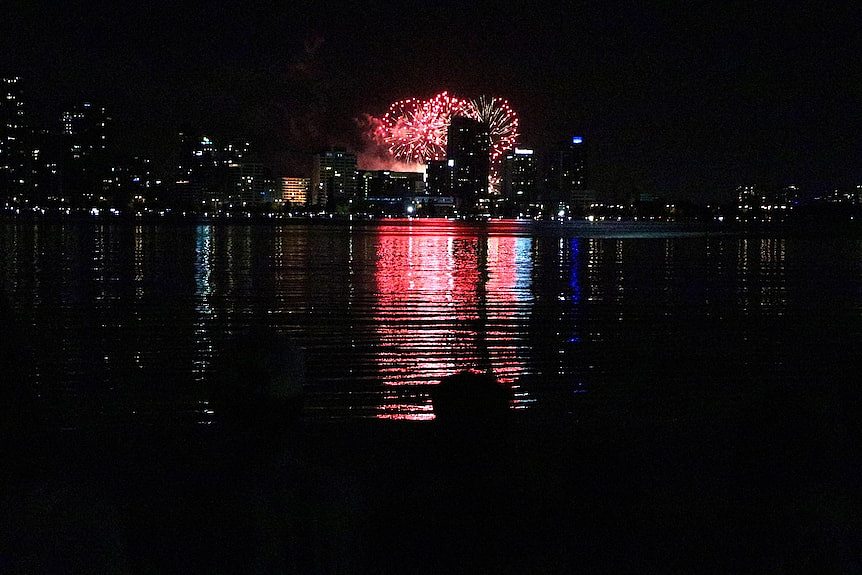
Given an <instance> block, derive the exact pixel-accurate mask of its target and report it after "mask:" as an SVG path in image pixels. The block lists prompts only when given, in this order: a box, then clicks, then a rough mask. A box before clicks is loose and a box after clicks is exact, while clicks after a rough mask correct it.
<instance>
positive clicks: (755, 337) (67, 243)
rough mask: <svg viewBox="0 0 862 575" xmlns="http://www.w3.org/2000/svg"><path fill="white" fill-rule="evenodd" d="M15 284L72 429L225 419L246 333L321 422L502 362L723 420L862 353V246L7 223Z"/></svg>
mask: <svg viewBox="0 0 862 575" xmlns="http://www.w3.org/2000/svg"><path fill="white" fill-rule="evenodd" d="M0 293H2V295H3V297H4V298H6V299H7V302H8V303H9V305H10V307H11V308H12V310H13V312H14V314H15V316H16V317H17V318H18V319H19V322H20V324H21V328H22V331H23V333H24V335H25V341H24V342H22V348H21V349H22V353H25V354H27V355H28V356H29V357H30V362H31V366H32V369H31V372H30V374H29V377H30V382H31V385H32V386H33V387H34V389H36V390H37V391H38V395H39V398H40V402H41V403H40V404H41V405H42V406H43V407H44V409H45V411H46V413H48V414H50V417H51V418H52V419H53V420H54V421H56V422H57V423H58V424H60V425H63V426H77V425H80V424H81V423H82V422H90V421H93V420H94V418H100V419H107V420H111V421H113V420H120V421H124V420H129V419H139V420H141V421H153V420H157V419H164V418H169V419H179V420H196V421H207V420H208V418H210V417H212V416H213V414H212V413H211V412H212V409H210V405H209V403H208V402H209V401H210V396H211V394H210V390H209V388H208V377H209V375H210V374H211V372H212V369H213V364H214V361H216V360H217V358H218V356H219V354H220V352H221V351H222V350H224V349H225V346H227V345H229V344H230V342H231V340H232V338H235V337H236V334H237V333H240V332H242V331H243V330H245V329H246V328H248V327H249V326H258V327H260V326H264V327H268V328H272V329H273V330H274V331H275V332H277V333H280V334H284V335H286V336H289V337H290V338H291V339H292V340H293V341H294V342H295V343H296V345H298V346H299V347H301V348H302V349H303V350H304V351H305V355H306V361H307V364H308V381H307V391H308V399H307V405H306V413H307V414H308V415H309V416H310V417H345V416H346V417H377V418H404V419H423V418H430V417H432V414H431V411H430V409H431V406H430V400H429V395H428V389H429V387H428V386H429V385H430V384H433V383H435V382H437V381H439V379H440V378H441V377H442V376H443V375H445V374H448V373H451V372H453V371H455V370H458V369H462V368H468V367H474V368H478V369H490V370H492V371H493V372H494V373H495V374H496V375H497V376H498V377H499V378H501V379H503V380H504V381H507V382H510V383H511V384H512V385H513V386H514V387H515V390H516V405H515V407H516V408H518V409H522V410H526V411H530V410H532V411H533V412H535V413H542V412H544V413H548V414H556V415H561V414H571V415H572V416H574V417H578V418H580V417H594V418H601V417H614V418H616V419H621V418H623V419H624V418H625V417H627V416H628V415H627V414H628V413H635V412H642V411H643V410H642V409H639V408H642V407H643V406H655V405H659V406H661V409H658V410H656V409H652V410H651V411H649V412H650V413H653V414H656V413H660V414H667V415H668V416H669V417H671V416H672V417H696V416H697V411H698V410H699V409H701V408H702V407H703V406H705V405H708V406H709V407H710V409H713V410H715V409H717V410H719V411H722V410H723V411H726V412H727V413H728V414H732V413H735V412H738V411H739V410H744V409H745V408H746V406H747V405H752V404H753V403H752V402H757V404H758V405H761V406H762V405H763V402H762V400H763V398H764V397H771V396H776V395H782V394H785V393H788V394H802V395H804V394H807V393H813V394H818V393H820V394H822V393H828V391H827V392H825V391H823V388H824V386H827V387H828V385H829V382H830V380H831V379H830V378H831V376H832V375H834V374H845V375H846V373H847V370H849V369H851V368H852V366H853V365H854V364H855V362H856V360H857V359H858V356H859V351H858V350H859V348H858V343H859V341H860V335H862V327H861V326H862V321H860V319H862V242H860V240H859V239H858V238H853V237H827V236H811V235H809V236H805V237H784V236H781V235H775V234H771V235H769V236H768V237H761V236H751V235H740V234H717V233H714V232H713V233H706V232H702V231H698V230H696V229H687V228H684V227H675V226H670V225H646V226H645V225H634V224H613V225H607V224H603V225H595V226H593V225H578V226H568V227H566V226H557V225H539V224H527V223H525V224H518V223H512V222H492V223H487V224H468V223H458V222H451V221H414V222H403V221H401V222H398V221H393V222H385V223H363V224H354V225H350V224H347V223H344V224H325V225H321V224H314V225H312V224H305V223H303V224H299V223H296V224H290V225H284V226H268V225H225V224H204V225H192V224H179V225H149V224H148V225H131V224H108V223H65V224H60V223H36V224H34V223H29V222H28V223H5V224H2V225H0Z"/></svg>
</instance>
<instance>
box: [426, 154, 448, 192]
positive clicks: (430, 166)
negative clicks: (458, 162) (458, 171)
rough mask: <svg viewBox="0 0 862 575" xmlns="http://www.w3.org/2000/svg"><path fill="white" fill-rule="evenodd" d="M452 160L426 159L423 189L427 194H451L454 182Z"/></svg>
mask: <svg viewBox="0 0 862 575" xmlns="http://www.w3.org/2000/svg"><path fill="white" fill-rule="evenodd" d="M454 164H455V162H454V160H428V163H427V164H426V165H425V190H426V192H427V193H428V195H429V196H434V197H443V196H450V197H451V196H452V194H453V193H454V192H453V190H454V188H455V183H454V170H453V169H452V167H453V166H454Z"/></svg>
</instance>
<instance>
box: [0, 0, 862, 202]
mask: <svg viewBox="0 0 862 575" xmlns="http://www.w3.org/2000/svg"><path fill="white" fill-rule="evenodd" d="M102 8H105V9H102ZM151 8H152V9H151ZM850 10H852V7H851V6H847V7H846V8H842V7H841V6H830V7H829V9H828V13H827V10H826V9H825V8H824V9H823V10H819V11H818V10H815V11H809V12H806V11H803V10H800V9H796V8H794V7H786V6H778V5H775V6H771V7H770V6H759V7H758V6H751V7H739V9H735V10H733V11H725V10H723V9H722V8H720V7H715V8H700V9H698V10H673V9H659V8H655V7H653V8H649V7H639V8H638V7H630V6H621V5H606V6H603V7H602V8H601V9H598V8H590V7H573V8H566V9H558V8H555V7H547V8H546V9H544V10H530V11H528V10H527V9H526V8H517V7H506V8H503V7H500V8H497V9H492V10H488V9H479V8H469V7H465V8H461V9H460V10H450V9H447V7H446V6H441V7H440V8H439V10H438V11H436V12H435V11H431V13H424V12H422V11H420V10H419V9H418V7H413V6H409V5H405V6H403V7H401V8H400V9H398V10H395V9H391V8H386V7H383V6H375V5H374V4H369V5H364V6H358V7H352V8H351V7H344V8H341V9H339V10H331V11H327V9H326V8H323V7H315V6H300V5H293V6H291V7H278V8H273V9H272V10H270V11H263V10H253V9H245V8H243V9H240V8H237V7H227V8H226V9H225V10H224V11H219V12H218V13H217V12H216V11H213V10H209V9H207V8H206V7H204V6H202V5H198V6H191V7H188V6H187V7H172V6H167V5H162V4H160V3H157V4H156V6H153V7H149V6H148V7H147V8H144V7H135V6H120V7H115V6H113V5H111V7H110V8H108V7H106V6H101V5H100V4H99V3H91V4H89V5H88V6H87V7H77V8H68V7H63V8H60V7H55V6H50V5H47V3H44V4H43V3H39V2H35V3H28V4H26V5H24V4H23V3H22V4H19V5H18V6H16V7H15V8H14V9H13V10H10V11H8V13H7V14H5V16H8V17H7V18H4V19H3V20H4V24H5V26H4V30H3V32H4V33H3V34H2V35H0V37H2V40H0V42H2V47H3V50H2V53H3V54H4V56H3V57H2V62H0V69H2V70H3V73H4V74H17V75H21V76H24V77H25V78H27V81H28V82H31V85H30V88H29V89H28V94H30V95H31V96H32V101H33V106H32V107H33V109H34V110H39V111H38V112H36V113H37V114H39V115H41V118H40V119H42V120H50V119H52V118H55V117H57V115H58V114H59V113H61V112H62V111H64V108H67V107H69V106H71V105H72V104H73V103H76V102H81V101H85V100H89V101H93V102H94V103H98V104H99V105H104V106H105V107H107V108H108V109H109V110H112V111H113V112H114V113H115V115H116V121H117V128H118V132H119V134H120V137H121V138H122V139H123V140H125V141H124V143H126V144H129V145H130V146H131V147H132V148H137V151H139V152H142V153H143V152H147V151H148V150H153V149H158V147H159V146H160V145H161V143H162V142H164V141H165V139H166V138H168V137H169V136H170V134H171V133H172V132H173V131H175V130H177V129H182V130H185V131H189V132H198V133H207V134H213V135H214V136H215V137H217V138H220V139H226V138H228V139H233V138H234V137H236V138H238V139H251V140H254V141H259V142H262V143H263V145H262V146H261V148H262V149H261V153H262V154H263V155H264V159H265V160H266V162H267V163H269V164H271V165H273V166H274V167H275V169H276V170H277V171H279V172H282V173H285V174H289V175H300V174H302V173H303V172H305V173H307V172H308V168H309V167H310V158H311V154H312V153H313V152H315V151H317V150H319V149H322V148H325V147H328V146H329V145H333V144H334V145H342V146H348V147H351V148H353V149H359V148H360V147H361V144H362V141H361V130H360V129H358V127H357V123H358V122H359V121H360V120H361V118H362V117H363V115H365V114H372V115H374V114H382V113H383V112H385V110H386V107H387V106H388V103H389V102H391V101H394V100H396V99H398V98H400V97H405V96H407V95H411V94H417V95H420V96H431V95H432V94H434V93H436V92H438V91H439V90H441V89H448V90H450V91H452V92H457V93H465V94H477V95H478V94H482V93H492V94H500V95H503V96H504V97H506V98H507V99H509V101H510V102H511V103H512V105H513V107H514V108H516V109H517V110H518V112H519V116H520V117H521V120H522V122H521V132H522V133H523V138H522V139H523V141H524V142H525V143H527V144H528V145H530V146H532V147H535V148H548V147H550V146H552V145H553V144H554V143H555V142H557V141H560V140H562V139H564V138H565V137H566V136H568V135H570V134H575V133H576V134H583V135H585V136H587V137H589V138H590V140H591V141H592V142H594V143H595V149H594V150H593V151H592V154H591V159H592V160H591V161H592V164H593V165H592V170H591V176H592V177H593V178H594V179H595V182H596V186H595V187H596V188H597V189H601V190H607V191H611V192H619V193H629V192H631V191H632V190H640V191H649V192H658V193H660V194H665V195H670V196H671V197H677V198H681V199H686V198H687V199H692V200H695V201H699V200H705V201H709V200H715V199H729V197H731V196H732V190H733V189H735V187H736V186H738V185H743V184H748V183H750V182H764V183H794V184H797V185H800V186H803V187H812V188H820V189H824V188H827V187H830V186H839V185H850V184H855V183H856V181H857V180H858V179H859V177H860V174H862V160H860V159H859V158H862V142H860V138H859V137H858V135H857V134H858V130H857V129H856V125H855V122H856V120H855V114H854V111H855V103H854V102H855V101H857V100H858V92H859V89H858V86H857V85H856V82H855V80H854V78H855V76H854V70H856V69H857V68H858V66H859V64H858V63H857V61H856V59H855V58H854V56H853V55H854V54H855V53H856V51H857V50H856V48H858V45H859V38H858V35H857V34H856V33H855V31H854V26H853V25H852V23H853V22H854V19H853V18H852V17H850V16H852V12H850ZM426 12H427V11H426ZM65 95H68V96H69V100H68V101H67V100H64V99H63V98H64V96H65Z"/></svg>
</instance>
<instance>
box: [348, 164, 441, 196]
mask: <svg viewBox="0 0 862 575" xmlns="http://www.w3.org/2000/svg"><path fill="white" fill-rule="evenodd" d="M422 195H425V179H424V176H423V174H422V172H394V171H391V170H359V171H358V177H357V196H358V197H360V198H362V199H364V200H367V199H374V198H405V197H415V196H422Z"/></svg>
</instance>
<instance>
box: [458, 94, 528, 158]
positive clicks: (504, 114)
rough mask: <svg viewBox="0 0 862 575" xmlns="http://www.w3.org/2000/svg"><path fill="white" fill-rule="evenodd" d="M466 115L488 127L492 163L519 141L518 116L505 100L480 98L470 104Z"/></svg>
mask: <svg viewBox="0 0 862 575" xmlns="http://www.w3.org/2000/svg"><path fill="white" fill-rule="evenodd" d="M466 115H467V116H469V117H471V118H473V119H475V120H479V121H480V122H482V123H484V124H485V125H486V126H488V133H489V134H490V136H491V162H492V163H494V162H496V161H497V160H498V159H500V158H501V157H502V156H503V154H505V153H506V152H509V151H511V150H512V148H514V147H515V144H516V143H517V140H518V135H519V134H518V116H517V115H516V114H515V112H514V110H512V107H511V106H509V102H508V101H506V100H504V99H503V98H496V97H495V98H489V97H488V96H480V97H479V98H476V99H475V100H472V101H471V102H470V103H469V106H468V108H467V111H466Z"/></svg>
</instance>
